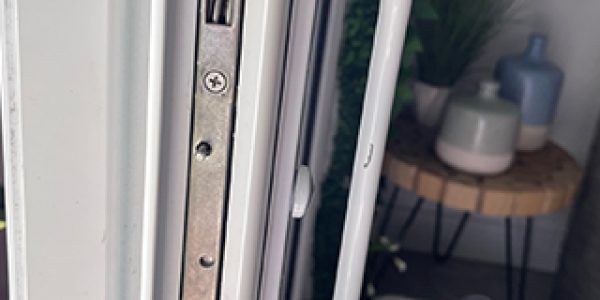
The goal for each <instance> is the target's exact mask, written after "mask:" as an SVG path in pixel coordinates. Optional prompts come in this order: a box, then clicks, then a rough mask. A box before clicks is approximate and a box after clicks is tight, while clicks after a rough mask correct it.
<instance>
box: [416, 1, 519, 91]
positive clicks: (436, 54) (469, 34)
mask: <svg viewBox="0 0 600 300" xmlns="http://www.w3.org/2000/svg"><path fill="white" fill-rule="evenodd" d="M430 1H431V5H432V6H433V9H434V10H435V13H436V15H437V18H436V19H435V20H432V19H426V20H425V19H421V20H418V21H417V22H416V26H415V29H416V31H417V34H418V35H419V37H420V39H421V42H422V45H423V49H422V51H421V52H420V53H419V54H418V56H417V65H418V78H419V80H421V81H423V82H425V83H428V84H430V85H434V86H452V85H454V83H455V82H456V81H457V80H458V79H459V78H460V77H461V75H463V74H464V72H465V69H466V68H467V67H468V66H469V64H470V63H471V62H472V61H473V60H475V59H477V58H478V57H479V56H480V54H481V51H482V49H483V47H484V46H485V45H486V44H487V42H488V41H489V40H490V38H492V37H493V36H494V34H495V33H496V32H497V29H498V25H499V24H500V22H501V21H503V19H504V17H505V16H506V15H507V12H508V10H509V8H510V7H511V4H512V0H502V1H500V0H430Z"/></svg>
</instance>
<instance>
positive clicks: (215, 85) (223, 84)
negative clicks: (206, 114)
mask: <svg viewBox="0 0 600 300" xmlns="http://www.w3.org/2000/svg"><path fill="white" fill-rule="evenodd" d="M204 87H205V88H206V90H207V91H209V92H211V93H213V94H218V93H222V92H224V91H225V89H227V77H225V75H224V74H223V73H221V72H219V71H209V72H208V73H206V75H204Z"/></svg>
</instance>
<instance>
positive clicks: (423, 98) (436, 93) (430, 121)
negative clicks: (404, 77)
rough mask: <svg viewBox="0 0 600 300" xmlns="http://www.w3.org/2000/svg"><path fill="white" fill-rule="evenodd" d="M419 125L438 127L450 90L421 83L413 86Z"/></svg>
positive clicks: (418, 82) (417, 82)
mask: <svg viewBox="0 0 600 300" xmlns="http://www.w3.org/2000/svg"><path fill="white" fill-rule="evenodd" d="M413 92H414V95H415V104H416V105H415V106H416V110H417V120H418V121H419V124H421V125H424V126H427V127H436V126H437V125H438V124H439V122H440V119H441V117H442V113H443V112H444V107H445V106H446V100H447V99H448V94H450V88H448V87H438V86H432V85H429V84H426V83H423V82H420V81H416V82H415V83H414V85H413Z"/></svg>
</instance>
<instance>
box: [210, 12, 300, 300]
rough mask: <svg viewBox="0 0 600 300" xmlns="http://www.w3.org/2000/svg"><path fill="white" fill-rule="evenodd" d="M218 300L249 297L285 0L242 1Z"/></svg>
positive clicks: (258, 247) (258, 253)
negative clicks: (222, 258) (239, 53)
mask: <svg viewBox="0 0 600 300" xmlns="http://www.w3.org/2000/svg"><path fill="white" fill-rule="evenodd" d="M244 6H245V7H244V19H243V20H244V21H243V27H242V41H241V56H240V66H239V81H238V91H237V95H238V97H237V106H236V110H237V111H238V114H237V115H236V120H235V124H234V127H235V129H234V131H235V137H234V144H233V154H232V163H231V182H230V192H229V203H228V211H227V225H226V233H225V250H224V261H223V270H222V279H221V286H223V287H226V288H223V289H221V299H223V300H233V299H253V298H255V297H257V293H258V278H259V275H258V274H259V272H260V265H261V263H262V262H261V260H260V259H261V257H262V241H263V238H264V234H265V232H264V231H265V225H266V218H267V214H266V211H267V209H266V208H267V202H268V198H269V185H270V183H271V172H272V159H273V150H274V136H275V128H276V124H277V123H276V120H277V118H276V115H277V110H278V105H279V96H280V90H281V78H282V76H283V72H282V71H283V54H284V51H285V38H284V37H285V32H286V28H287V21H288V20H287V17H288V7H289V1H282V0H260V1H245V3H244Z"/></svg>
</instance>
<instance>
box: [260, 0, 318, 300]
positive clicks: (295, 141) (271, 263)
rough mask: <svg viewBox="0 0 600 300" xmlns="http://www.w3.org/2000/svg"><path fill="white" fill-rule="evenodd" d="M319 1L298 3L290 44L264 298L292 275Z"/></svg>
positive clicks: (270, 299)
mask: <svg viewBox="0 0 600 300" xmlns="http://www.w3.org/2000/svg"><path fill="white" fill-rule="evenodd" d="M315 13H316V0H305V1H294V3H293V5H292V16H291V20H290V29H289V39H288V45H287V62H286V65H287V66H286V70H285V79H284V80H285V83H284V87H283V97H282V99H281V113H280V115H281V116H280V117H279V127H278V131H279V132H278V134H277V149H276V155H275V164H274V166H275V169H274V171H273V172H274V174H273V188H272V192H271V205H270V209H269V210H270V211H269V215H268V218H269V227H268V228H267V235H266V244H265V250H264V257H265V259H264V263H263V272H262V281H261V291H260V292H261V299H263V300H276V299H279V297H280V296H281V293H282V291H283V290H282V288H283V285H284V283H285V282H286V280H285V279H284V278H283V276H288V275H289V274H286V273H285V272H284V271H285V270H284V266H285V263H284V262H285V261H286V259H285V256H286V254H289V252H287V251H286V249H287V247H289V244H288V241H289V237H288V233H289V231H290V224H291V218H292V213H291V211H292V205H293V204H292V202H293V201H294V197H293V188H294V180H295V178H296V169H297V167H298V153H299V150H298V149H299V148H298V146H299V142H300V134H301V127H302V121H303V112H304V110H305V109H304V108H305V100H306V98H307V97H306V91H307V89H306V87H307V81H308V76H309V75H308V73H309V72H308V71H309V60H310V56H311V50H312V47H311V45H312V44H311V43H312V41H313V33H314V21H315Z"/></svg>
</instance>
